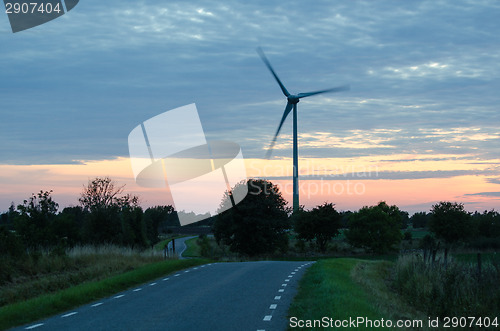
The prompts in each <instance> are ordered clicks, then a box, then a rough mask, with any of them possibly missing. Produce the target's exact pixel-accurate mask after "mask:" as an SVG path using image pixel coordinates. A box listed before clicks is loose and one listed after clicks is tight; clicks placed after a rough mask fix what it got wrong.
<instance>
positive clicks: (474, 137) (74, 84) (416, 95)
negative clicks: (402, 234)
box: [0, 1, 500, 164]
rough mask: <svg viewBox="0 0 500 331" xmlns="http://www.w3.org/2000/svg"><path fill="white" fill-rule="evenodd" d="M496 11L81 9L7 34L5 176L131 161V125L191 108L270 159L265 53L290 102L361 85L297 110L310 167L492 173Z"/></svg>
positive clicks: (196, 6)
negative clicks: (403, 164)
mask: <svg viewBox="0 0 500 331" xmlns="http://www.w3.org/2000/svg"><path fill="white" fill-rule="evenodd" d="M497 10H498V4H495V3H493V2H489V1H485V2H477V3H476V2H475V3H474V4H473V5H472V4H469V3H467V2H452V3H450V2H446V1H437V2H436V1H422V2H418V3H413V2H396V3H395V2H371V1H358V2H355V3H332V2H330V1H317V2H315V3H314V5H311V4H308V3H304V2H300V1H292V2H288V3H287V6H286V7H284V6H283V5H281V4H279V3H276V4H272V3H269V2H265V1H256V2H251V3H249V2H232V3H230V4H229V3H224V4H216V3H213V2H208V1H196V2H190V3H186V2H178V1H169V2H163V3H161V4H158V3H152V2H123V1H107V2H106V3H104V2H101V1H86V2H85V4H81V5H79V6H78V7H77V8H75V10H73V11H72V12H71V13H69V14H68V15H65V16H63V17H61V18H60V19H58V20H55V21H54V22H51V23H48V24H45V25H43V26H40V27H38V28H36V29H31V30H29V31H26V32H25V33H23V34H15V35H13V34H10V33H7V32H5V33H2V34H1V35H0V41H1V42H2V44H3V45H6V47H5V49H4V51H3V52H2V54H1V55H0V70H1V71H2V78H3V80H2V83H1V85H0V87H1V89H0V115H1V116H2V121H1V122H0V139H2V145H1V147H0V163H10V164H30V163H72V162H75V160H85V159H112V158H114V157H119V156H127V154H128V151H127V146H126V137H127V135H128V133H129V132H130V130H131V129H132V128H133V127H135V126H136V125H137V124H138V123H140V122H142V121H143V120H145V119H147V118H150V117H152V116H154V115H156V114H159V113H161V112H163V111H166V110H168V109H173V108H176V107H178V106H182V105H185V104H189V103H192V102H196V103H197V107H198V109H199V112H200V117H201V119H202V122H203V125H204V129H205V131H206V133H207V137H209V138H211V139H226V140H232V141H236V142H238V143H240V144H241V145H242V149H243V152H244V153H245V154H246V155H248V156H250V157H262V156H263V155H264V151H265V148H266V147H267V146H268V144H269V141H270V139H271V138H272V135H273V134H274V132H275V130H276V127H277V125H278V122H279V120H280V118H281V116H282V112H283V108H284V106H285V99H284V98H283V96H282V95H281V92H280V90H279V88H278V86H277V85H276V83H275V81H274V80H273V78H272V76H271V75H270V74H269V72H268V71H267V69H266V68H265V66H264V65H263V64H262V63H261V61H260V59H259V58H258V56H257V55H256V53H255V47H256V46H258V45H261V46H263V47H264V49H265V51H266V53H267V55H268V57H269V58H270V60H271V62H272V63H273V65H274V67H275V69H276V71H277V73H278V75H279V76H280V77H281V78H282V80H283V82H284V83H285V84H286V86H287V88H289V89H290V90H291V91H294V92H301V91H309V90H315V89H321V88H328V87H333V86H337V85H342V84H350V85H351V91H349V92H343V93H337V94H331V95H324V96H317V97H311V98H307V99H304V100H302V101H301V103H300V104H299V132H300V134H301V144H300V153H301V155H302V156H307V157H316V158H320V157H324V156H339V157H353V156H362V155H364V156H367V155H368V156H370V155H387V156H388V157H387V158H389V156H390V155H392V154H394V153H400V152H401V151H404V152H408V153H415V154H423V153H429V154H431V153H436V154H442V153H444V154H454V155H456V154H463V155H468V156H470V155H474V157H476V158H477V159H478V160H482V161H487V160H491V159H495V158H498V155H497V154H498V153H497V152H496V150H497V148H496V145H497V143H496V142H497V139H498V137H499V136H500V133H499V130H498V129H497V128H496V127H495V125H494V123H498V122H499V120H500V112H498V107H497V104H498V97H497V94H498V93H497V91H498V88H499V87H500V86H499V85H500V84H499V81H498V78H497V77H499V74H500V72H499V71H500V67H499V66H498V59H497V57H496V54H498V52H499V50H500V46H499V45H500V42H498V41H499V38H500V37H499V36H498V35H497V34H496V33H495V31H497V30H498V27H499V23H498V20H497V17H496V15H494V13H495V12H496V11H497ZM431 32H432V33H431ZM429 35H432V36H433V38H429ZM457 50H458V51H457ZM290 134H291V118H290V119H288V120H287V122H286V123H285V126H284V128H283V134H282V135H281V136H280V137H279V145H277V146H276V147H277V149H276V154H275V155H277V156H286V155H288V154H290V143H289V140H290V139H289V135H290Z"/></svg>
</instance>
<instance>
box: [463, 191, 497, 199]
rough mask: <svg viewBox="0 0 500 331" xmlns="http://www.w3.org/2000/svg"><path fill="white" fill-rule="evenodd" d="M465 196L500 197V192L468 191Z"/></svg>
mask: <svg viewBox="0 0 500 331" xmlns="http://www.w3.org/2000/svg"><path fill="white" fill-rule="evenodd" d="M465 196H472V197H486V198H490V197H499V198H500V192H478V193H468V194H465Z"/></svg>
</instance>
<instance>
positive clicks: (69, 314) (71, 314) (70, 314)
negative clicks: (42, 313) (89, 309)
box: [61, 311, 78, 318]
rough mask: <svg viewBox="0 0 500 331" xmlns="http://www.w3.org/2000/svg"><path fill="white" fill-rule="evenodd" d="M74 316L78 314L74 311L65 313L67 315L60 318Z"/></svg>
mask: <svg viewBox="0 0 500 331" xmlns="http://www.w3.org/2000/svg"><path fill="white" fill-rule="evenodd" d="M76 314H78V312H76V311H74V312H72V313H67V314H65V315H62V316H61V318H66V317H70V316H73V315H76Z"/></svg>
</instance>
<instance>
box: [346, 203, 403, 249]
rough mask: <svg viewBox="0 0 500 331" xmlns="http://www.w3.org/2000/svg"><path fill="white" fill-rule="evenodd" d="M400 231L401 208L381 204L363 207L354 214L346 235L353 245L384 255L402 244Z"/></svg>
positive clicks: (350, 219)
mask: <svg viewBox="0 0 500 331" xmlns="http://www.w3.org/2000/svg"><path fill="white" fill-rule="evenodd" d="M400 229H401V212H400V210H399V208H398V207H396V206H389V205H387V204H386V203H385V202H380V203H379V204H378V205H377V206H372V207H363V208H361V209H360V210H359V211H358V212H355V213H352V214H351V216H350V218H349V223H348V229H347V230H346V231H345V232H344V233H345V236H346V238H347V240H348V242H349V243H350V244H351V245H353V246H355V247H362V248H366V249H368V250H370V251H372V252H374V253H384V252H386V251H388V250H389V249H391V248H392V246H393V245H395V244H398V243H400V242H401V239H402V234H401V230H400Z"/></svg>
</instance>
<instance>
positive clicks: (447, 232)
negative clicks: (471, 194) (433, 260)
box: [429, 201, 472, 265]
mask: <svg viewBox="0 0 500 331" xmlns="http://www.w3.org/2000/svg"><path fill="white" fill-rule="evenodd" d="M471 228H472V222H471V214H470V213H469V212H467V211H466V210H465V208H464V205H463V204H461V203H457V202H449V201H441V202H439V203H437V204H435V205H433V206H432V218H431V221H430V224H429V230H430V231H431V232H433V233H434V234H435V235H436V237H437V238H438V239H440V240H442V241H443V242H444V245H445V250H444V261H445V265H446V263H447V258H448V250H449V249H450V247H452V246H453V245H454V244H456V243H458V242H459V241H461V240H465V239H466V238H467V237H468V236H469V234H470V230H471Z"/></svg>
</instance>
